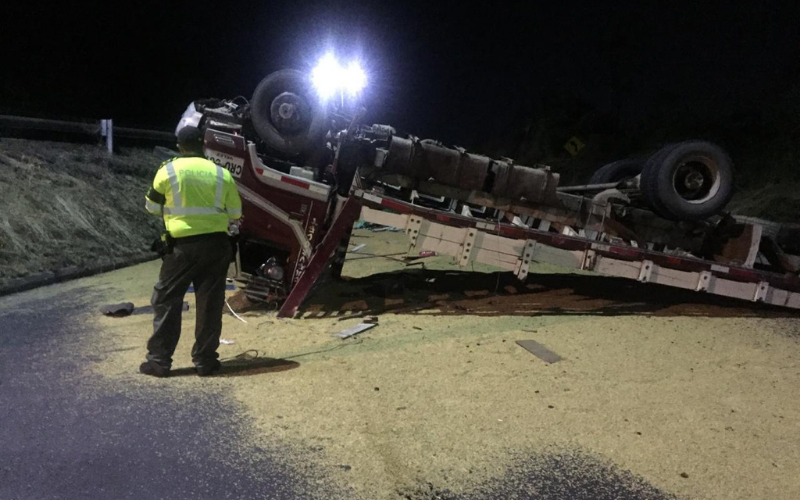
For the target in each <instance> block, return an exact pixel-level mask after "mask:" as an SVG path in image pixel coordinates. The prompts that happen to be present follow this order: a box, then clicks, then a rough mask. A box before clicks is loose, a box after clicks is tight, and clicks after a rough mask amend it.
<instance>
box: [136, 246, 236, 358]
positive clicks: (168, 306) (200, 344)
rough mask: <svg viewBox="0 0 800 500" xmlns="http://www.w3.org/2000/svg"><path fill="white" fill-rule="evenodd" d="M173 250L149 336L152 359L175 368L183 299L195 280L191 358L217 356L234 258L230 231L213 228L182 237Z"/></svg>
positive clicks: (161, 277) (166, 259)
mask: <svg viewBox="0 0 800 500" xmlns="http://www.w3.org/2000/svg"><path fill="white" fill-rule="evenodd" d="M176 241H177V243H176V245H175V248H174V250H173V252H172V253H171V254H168V255H165V256H164V260H163V263H162V264H161V273H160V274H159V276H158V283H156V286H155V288H154V290H153V297H152V299H151V301H150V303H151V304H152V305H153V311H154V313H155V318H154V319H153V336H152V337H150V340H148V341H147V351H148V354H147V359H148V360H150V361H155V362H156V363H158V364H160V365H162V366H166V367H171V366H172V354H173V353H174V352H175V347H176V346H177V345H178V339H179V338H180V336H181V312H182V309H183V298H184V296H185V295H186V290H187V289H188V288H189V285H191V284H193V285H194V293H195V296H196V298H197V320H196V322H195V329H194V337H195V343H194V347H192V361H193V362H194V364H195V365H196V366H200V365H203V364H206V363H208V362H209V361H212V360H216V359H217V358H218V357H219V355H218V354H217V348H218V347H219V336H220V333H221V331H222V307H223V305H224V303H225V277H226V276H227V274H228V266H229V264H230V261H231V246H230V243H229V241H228V235H227V234H224V233H214V234H209V235H202V236H201V237H190V238H188V239H177V240H176Z"/></svg>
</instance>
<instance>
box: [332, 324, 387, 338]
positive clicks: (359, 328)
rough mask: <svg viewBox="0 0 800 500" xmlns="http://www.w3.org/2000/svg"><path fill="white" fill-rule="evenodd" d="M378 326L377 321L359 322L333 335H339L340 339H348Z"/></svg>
mask: <svg viewBox="0 0 800 500" xmlns="http://www.w3.org/2000/svg"><path fill="white" fill-rule="evenodd" d="M376 326H378V324H377V323H359V324H357V325H356V326H351V327H350V328H345V329H344V330H342V331H341V332H338V333H334V334H333V336H334V337H339V338H340V339H346V338H348V337H352V336H353V335H357V334H359V333H361V332H363V331H366V330H369V329H370V328H374V327H376Z"/></svg>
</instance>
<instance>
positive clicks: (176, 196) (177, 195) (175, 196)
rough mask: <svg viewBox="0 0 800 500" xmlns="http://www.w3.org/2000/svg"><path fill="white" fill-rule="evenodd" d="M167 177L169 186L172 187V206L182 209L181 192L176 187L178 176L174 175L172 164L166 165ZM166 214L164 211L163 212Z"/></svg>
mask: <svg viewBox="0 0 800 500" xmlns="http://www.w3.org/2000/svg"><path fill="white" fill-rule="evenodd" d="M167 176H169V185H170V186H172V204H173V205H175V207H176V208H177V207H182V206H183V202H182V201H181V192H180V189H179V185H178V174H176V173H175V167H174V166H173V165H172V162H169V163H167ZM164 213H166V210H165V211H164Z"/></svg>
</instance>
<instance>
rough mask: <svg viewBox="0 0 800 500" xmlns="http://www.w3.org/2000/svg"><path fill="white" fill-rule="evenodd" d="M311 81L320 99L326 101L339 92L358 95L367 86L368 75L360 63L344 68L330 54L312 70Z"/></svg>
mask: <svg viewBox="0 0 800 500" xmlns="http://www.w3.org/2000/svg"><path fill="white" fill-rule="evenodd" d="M311 81H312V82H313V83H314V87H315V88H316V89H317V93H318V94H319V96H320V98H322V99H323V100H326V99H329V98H331V97H333V96H334V95H336V93H337V92H347V93H348V94H350V95H356V94H358V93H359V92H361V91H362V90H363V89H364V87H365V86H366V85H367V74H366V73H365V72H364V69H363V68H362V67H361V65H360V64H359V63H358V61H352V62H351V63H350V64H348V65H347V67H344V66H342V65H341V64H339V61H337V60H336V57H335V56H334V55H333V54H331V53H328V54H325V55H324V56H323V57H322V58H321V59H320V60H319V62H318V63H317V65H316V67H314V69H313V70H312V72H311Z"/></svg>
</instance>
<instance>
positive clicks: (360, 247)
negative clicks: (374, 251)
mask: <svg viewBox="0 0 800 500" xmlns="http://www.w3.org/2000/svg"><path fill="white" fill-rule="evenodd" d="M365 246H367V244H366V243H361V244H359V245H356V246H354V247H353V248H352V249H351V250H350V252H351V253H356V252H358V251H359V250H361V249H362V248H364V247H365Z"/></svg>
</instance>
